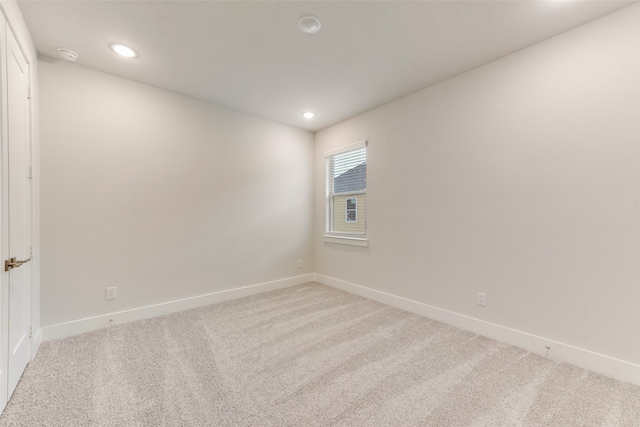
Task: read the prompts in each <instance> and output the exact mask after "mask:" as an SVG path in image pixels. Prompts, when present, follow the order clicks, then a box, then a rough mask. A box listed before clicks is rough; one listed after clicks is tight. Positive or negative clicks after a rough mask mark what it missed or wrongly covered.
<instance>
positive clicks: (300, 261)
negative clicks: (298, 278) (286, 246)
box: [298, 259, 302, 268]
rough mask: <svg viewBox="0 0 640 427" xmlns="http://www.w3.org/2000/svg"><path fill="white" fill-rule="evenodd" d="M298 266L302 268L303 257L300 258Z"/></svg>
mask: <svg viewBox="0 0 640 427" xmlns="http://www.w3.org/2000/svg"><path fill="white" fill-rule="evenodd" d="M298 268H302V260H301V259H299V260H298Z"/></svg>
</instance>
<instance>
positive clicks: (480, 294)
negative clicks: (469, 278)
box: [476, 292, 487, 307]
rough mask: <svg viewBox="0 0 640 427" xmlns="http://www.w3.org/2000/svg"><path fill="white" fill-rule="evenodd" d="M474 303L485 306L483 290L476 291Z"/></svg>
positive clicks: (485, 295) (485, 300) (485, 297)
mask: <svg viewBox="0 0 640 427" xmlns="http://www.w3.org/2000/svg"><path fill="white" fill-rule="evenodd" d="M476 304H478V305H481V306H483V307H486V306H487V294H485V293H484V292H478V293H477V295H476Z"/></svg>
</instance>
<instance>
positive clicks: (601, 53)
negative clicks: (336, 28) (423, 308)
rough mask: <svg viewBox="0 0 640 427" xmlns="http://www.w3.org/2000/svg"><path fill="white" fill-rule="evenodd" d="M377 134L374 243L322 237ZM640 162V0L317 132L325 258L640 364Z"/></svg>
mask: <svg viewBox="0 0 640 427" xmlns="http://www.w3.org/2000/svg"><path fill="white" fill-rule="evenodd" d="M364 139H366V140H368V141H369V148H368V171H367V174H368V176H367V182H368V190H367V191H368V196H367V197H368V223H367V226H368V236H369V242H370V246H369V247H368V248H357V247H350V246H341V245H335V244H328V243H324V242H323V239H322V237H321V236H322V234H323V231H324V226H325V207H324V204H325V200H324V194H325V188H324V186H325V176H324V173H325V168H324V156H323V153H324V152H326V151H329V150H332V149H335V148H337V147H340V146H344V145H348V144H352V143H355V142H357V141H361V140H364ZM639 161H640V5H637V4H636V5H633V6H631V7H628V8H626V9H623V10H621V11H619V12H617V13H615V14H613V15H609V16H606V17H604V18H602V19H599V20H597V21H594V22H592V23H589V24H587V25H585V26H582V27H580V28H578V29H576V30H573V31H570V32H568V33H565V34H562V35H560V36H558V37H555V38H553V39H550V40H548V41H546V42H544V43H541V44H539V45H536V46H533V47H531V48H528V49H525V50H523V51H520V52H518V53H516V54H514V55H511V56H508V57H505V58H503V59H500V60H498V61H495V62H493V63H491V64H488V65H486V66H484V67H481V68H479V69H476V70H473V71H471V72H468V73H466V74H463V75H460V76H458V77H456V78H453V79H450V80H448V81H445V82H443V83H441V84H438V85H436V86H433V87H431V88H428V89H426V90H423V91H421V92H418V93H415V94H413V95H411V96H408V97H406V98H403V99H401V100H399V101H396V102H394V103H391V104H388V105H385V106H383V107H380V108H377V109H375V110H373V111H370V112H368V113H366V114H363V115H361V116H358V117H355V118H353V119H351V120H348V121H346V122H344V123H341V124H339V125H336V126H333V127H331V128H328V129H326V130H323V131H321V132H319V133H317V134H316V154H315V171H316V172H315V214H316V215H315V232H314V236H315V264H316V272H317V273H319V274H322V275H326V276H329V277H333V278H337V279H340V280H343V281H347V282H351V283H354V284H358V285H362V286H365V287H369V288H372V289H375V290H378V291H383V292H387V293H390V294H394V295H398V296H401V297H404V298H408V299H411V300H414V301H418V302H422V303H426V304H430V305H433V306H436V307H439V308H442V309H446V310H450V311H453V312H457V313H460V314H463V315H466V316H471V317H474V318H477V319H482V320H485V321H488V322H492V323H495V324H498V325H503V326H507V327H509V328H513V329H516V330H519V331H523V332H527V333H530V334H535V335H539V336H542V337H546V338H549V339H553V340H557V341H559V342H562V343H566V344H569V345H572V346H576V347H580V348H583V349H586V350H590V351H593V352H597V353H601V354H604V355H608V356H611V357H615V358H619V359H622V360H625V361H629V362H632V363H636V364H637V363H640V310H639V309H638V307H639V305H638V304H639V302H640V240H639V239H638V237H639V236H640V162H639ZM476 291H484V292H486V293H487V295H488V297H487V298H488V306H487V307H486V308H482V307H479V306H477V305H476V304H475V297H476Z"/></svg>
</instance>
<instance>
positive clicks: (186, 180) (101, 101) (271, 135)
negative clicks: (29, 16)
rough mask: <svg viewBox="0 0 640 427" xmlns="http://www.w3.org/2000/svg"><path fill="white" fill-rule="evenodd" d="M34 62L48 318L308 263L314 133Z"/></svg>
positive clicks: (179, 294)
mask: <svg viewBox="0 0 640 427" xmlns="http://www.w3.org/2000/svg"><path fill="white" fill-rule="evenodd" d="M39 65H40V70H39V79H40V93H41V122H40V125H41V135H42V324H43V325H44V326H48V325H53V324H57V323H60V322H65V321H71V320H76V319H81V318H86V317H89V316H97V315H102V314H106V313H111V312H116V311H120V310H125V309H132V308H138V307H142V306H145V305H151V304H157V303H162V302H165V301H172V300H176V299H180V298H185V297H190V296H197V295H202V294H206V293H210V292H215V291H220V290H226V289H232V288H236V287H240V286H246V285H253V284H258V283H263V282H266V281H271V280H277V279H283V278H288V277H293V276H297V275H301V274H305V273H310V272H312V271H313V264H312V263H313V259H312V258H313V257H312V234H311V233H312V229H313V225H312V222H313V208H312V203H313V199H312V195H311V194H310V191H309V189H310V188H312V180H313V174H312V167H313V134H311V133H310V132H306V131H301V130H297V129H294V128H291V127H288V126H284V125H280V124H277V123H273V122H270V121H268V120H263V119H260V118H256V117H253V116H249V115H246V114H241V113H237V112H233V111H230V110H226V109H223V108H220V107H216V106H213V105H210V104H206V103H203V102H200V101H196V100H193V99H190V98H187V97H184V96H180V95H177V94H174V93H170V92H166V91H163V90H159V89H156V88H152V87H149V86H146V85H142V84H139V83H135V82H132V81H129V80H125V79H122V78H118V77H115V76H112V75H108V74H104V73H101V72H97V71H94V70H90V69H88V68H84V67H81V66H78V65H74V64H70V63H66V62H64V61H58V60H54V59H51V58H41V61H40V64H39ZM298 259H302V260H303V268H301V269H298V268H297V260H298ZM109 286H117V288H118V299H116V300H111V301H107V300H106V299H105V288H106V287H109Z"/></svg>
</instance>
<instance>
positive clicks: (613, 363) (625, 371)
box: [314, 274, 640, 385]
mask: <svg viewBox="0 0 640 427" xmlns="http://www.w3.org/2000/svg"><path fill="white" fill-rule="evenodd" d="M314 276H315V281H316V282H319V283H322V284H323V285H327V286H331V287H334V288H338V289H341V290H344V291H347V292H350V293H353V294H356V295H360V296H362V297H365V298H369V299H372V300H374V301H378V302H381V303H383V304H387V305H390V306H393V307H397V308H400V309H403V310H406V311H409V312H412V313H415V314H419V315H421V316H425V317H429V318H430V319H434V320H438V321H441V322H444V323H447V324H449V325H453V326H456V327H458V328H461V329H465V330H468V331H471V332H474V333H477V334H479V335H483V336H486V337H489V338H493V339H495V340H497V341H501V342H504V343H507V344H511V345H514V346H517V347H520V348H523V349H525V350H528V351H530V352H532V353H537V354H540V355H545V354H546V355H547V356H548V357H550V358H553V359H555V360H558V361H562V362H567V363H570V364H572V365H576V366H579V367H581V368H584V369H588V370H590V371H594V372H598V373H600V374H603V375H607V376H609V377H612V378H615V379H618V380H621V381H626V382H630V383H633V384H637V385H640V365H636V364H634V363H631V362H626V361H624V360H620V359H615V358H613V357H609V356H605V355H603V354H598V353H594V352H592V351H589V350H585V349H582V348H578V347H574V346H571V345H568V344H563V343H561V342H558V341H553V340H550V339H546V338H543V337H539V336H536V335H532V334H528V333H526V332H522V331H518V330H515V329H511V328H507V327H504V326H500V325H496V324H493V323H489V322H485V321H483V320H480V319H476V318H473V317H469V316H465V315H462V314H458V313H454V312H451V311H447V310H443V309H441V308H437V307H433V306H430V305H427V304H423V303H421V302H417V301H413V300H410V299H407V298H403V297H399V296H396V295H392V294H388V293H386V292H381V291H377V290H375V289H371V288H367V287H364V286H360V285H356V284H353V283H349V282H345V281H344V280H340V279H335V278H333V277H328V276H324V275H321V274H315V275H314ZM547 347H549V351H548V354H547Z"/></svg>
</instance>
